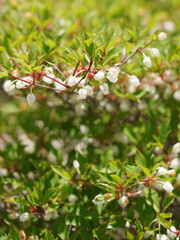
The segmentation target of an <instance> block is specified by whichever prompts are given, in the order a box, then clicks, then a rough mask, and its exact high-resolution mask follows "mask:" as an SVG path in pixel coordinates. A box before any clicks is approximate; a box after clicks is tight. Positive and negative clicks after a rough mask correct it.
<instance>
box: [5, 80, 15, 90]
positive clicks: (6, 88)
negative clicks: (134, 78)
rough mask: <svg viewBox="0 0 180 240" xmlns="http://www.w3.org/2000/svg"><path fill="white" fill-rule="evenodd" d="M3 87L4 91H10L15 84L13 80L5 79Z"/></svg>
mask: <svg viewBox="0 0 180 240" xmlns="http://www.w3.org/2000/svg"><path fill="white" fill-rule="evenodd" d="M3 88H4V91H6V92H10V91H12V90H14V88H15V85H14V83H13V82H11V80H7V81H5V82H4V84H3Z"/></svg>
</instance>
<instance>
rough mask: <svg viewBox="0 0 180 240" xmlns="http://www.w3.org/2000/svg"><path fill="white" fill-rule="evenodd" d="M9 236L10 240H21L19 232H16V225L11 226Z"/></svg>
mask: <svg viewBox="0 0 180 240" xmlns="http://www.w3.org/2000/svg"><path fill="white" fill-rule="evenodd" d="M8 236H9V240H19V232H18V231H17V230H16V228H15V226H14V225H11V227H10V231H9V234H8Z"/></svg>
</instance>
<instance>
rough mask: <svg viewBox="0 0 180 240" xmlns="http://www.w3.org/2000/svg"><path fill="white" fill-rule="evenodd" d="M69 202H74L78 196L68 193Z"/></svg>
mask: <svg viewBox="0 0 180 240" xmlns="http://www.w3.org/2000/svg"><path fill="white" fill-rule="evenodd" d="M68 200H69V202H71V203H75V202H76V201H77V200H78V197H77V196H76V195H74V194H70V195H69V197H68Z"/></svg>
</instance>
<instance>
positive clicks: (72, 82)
mask: <svg viewBox="0 0 180 240" xmlns="http://www.w3.org/2000/svg"><path fill="white" fill-rule="evenodd" d="M76 83H77V79H76V77H75V76H70V77H69V79H68V85H69V86H70V87H72V86H74V85H75V84H76Z"/></svg>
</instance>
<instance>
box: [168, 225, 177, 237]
mask: <svg viewBox="0 0 180 240" xmlns="http://www.w3.org/2000/svg"><path fill="white" fill-rule="evenodd" d="M171 231H172V232H171ZM176 231H177V230H176V228H175V227H174V226H171V227H170V230H169V229H167V235H168V237H170V238H172V239H173V238H175V237H177V234H176V233H175V232H176Z"/></svg>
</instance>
